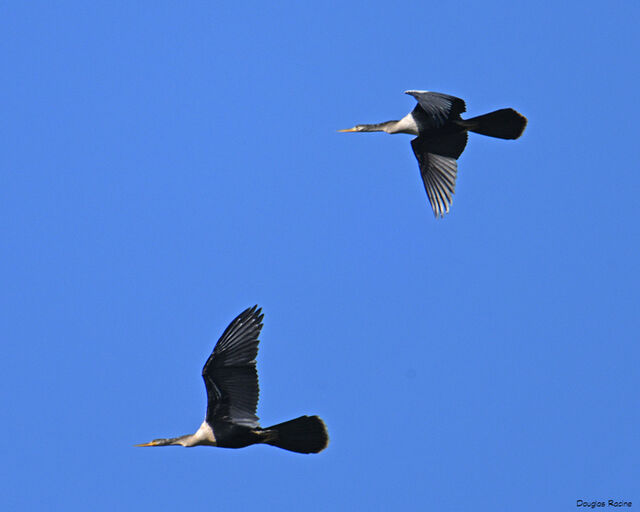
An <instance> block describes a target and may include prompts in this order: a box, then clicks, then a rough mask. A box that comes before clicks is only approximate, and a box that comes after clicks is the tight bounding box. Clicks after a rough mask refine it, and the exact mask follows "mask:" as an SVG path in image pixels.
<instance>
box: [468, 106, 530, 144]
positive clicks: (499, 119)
mask: <svg viewBox="0 0 640 512" xmlns="http://www.w3.org/2000/svg"><path fill="white" fill-rule="evenodd" d="M457 124H459V125H460V126H463V127H464V128H466V129H467V130H469V131H471V132H475V133H480V134H482V135H488V136H489V137H497V138H499V139H517V138H518V137H520V135H522V132H523V131H524V129H525V127H526V126H527V118H526V117H524V116H523V115H522V114H520V113H519V112H516V111H515V110H513V109H512V108H503V109H501V110H496V111H495V112H490V113H488V114H484V115H482V116H478V117H472V118H471V119H465V120H462V121H458V122H457Z"/></svg>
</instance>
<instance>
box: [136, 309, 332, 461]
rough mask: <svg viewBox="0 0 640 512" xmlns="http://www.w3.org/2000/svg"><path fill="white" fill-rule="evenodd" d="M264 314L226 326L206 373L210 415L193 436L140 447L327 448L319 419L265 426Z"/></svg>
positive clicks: (246, 315)
mask: <svg viewBox="0 0 640 512" xmlns="http://www.w3.org/2000/svg"><path fill="white" fill-rule="evenodd" d="M262 318H263V315H262V312H261V310H260V309H259V308H258V307H257V306H254V307H252V308H249V309H247V310H245V311H243V312H242V313H241V314H240V315H238V317H237V318H236V319H235V320H233V322H231V324H229V326H228V327H227V328H226V330H225V331H224V333H223V334H222V336H221V337H220V339H219V340H218V343H217V344H216V346H215V348H214V349H213V353H212V354H211V355H210V356H209V359H207V362H206V363H205V365H204V368H203V369H202V378H203V379H204V384H205V387H206V388H207V414H206V417H205V421H204V423H203V424H202V425H201V427H200V429H199V430H198V431H197V432H196V433H195V434H192V435H187V436H181V437H178V438H171V439H157V440H155V441H152V442H151V443H148V444H145V445H139V446H167V445H172V444H179V445H182V446H197V445H209V446H219V447H222V448H243V447H245V446H249V445H252V444H259V443H266V444H270V445H273V446H277V447H279V448H283V449H285V450H290V451H295V452H299V453H317V452H319V451H322V450H323V449H324V448H326V446H327V444H328V442H329V437H328V434H327V430H326V427H325V425H324V422H323V421H322V420H321V419H320V418H319V417H317V416H301V417H299V418H296V419H293V420H290V421H286V422H284V423H280V424H278V425H273V426H271V427H268V428H261V427H260V424H259V423H258V417H257V416H256V408H257V406H258V395H259V392H260V390H259V386H258V372H257V370H256V356H257V355H258V343H259V340H258V337H259V335H260V330H261V329H262Z"/></svg>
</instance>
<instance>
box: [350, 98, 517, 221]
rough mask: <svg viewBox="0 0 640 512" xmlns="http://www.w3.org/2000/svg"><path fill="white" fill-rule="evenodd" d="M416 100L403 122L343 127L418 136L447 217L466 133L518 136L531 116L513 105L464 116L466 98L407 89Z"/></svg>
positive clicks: (438, 211)
mask: <svg viewBox="0 0 640 512" xmlns="http://www.w3.org/2000/svg"><path fill="white" fill-rule="evenodd" d="M405 94H410V95H411V96H413V97H414V98H415V99H416V100H418V104H417V105H416V107H415V108H414V109H413V110H412V111H411V112H410V113H409V114H407V115H406V116H405V117H403V118H402V119H400V121H387V122H385V123H379V124H359V125H357V126H354V127H353V128H349V129H348V130H338V131H340V132H386V133H408V134H410V135H417V137H416V138H415V139H413V140H412V141H411V146H412V147H413V152H414V153H415V155H416V158H417V159H418V165H419V166H420V174H422V181H423V182H424V188H425V189H426V191H427V196H428V197H429V202H430V203H431V207H432V208H433V213H434V215H435V216H436V218H438V217H444V214H445V213H449V206H450V205H451V200H452V196H453V193H454V192H455V188H456V175H457V172H458V164H457V162H456V160H457V159H458V157H459V156H460V155H461V154H462V151H463V150H464V147H465V146H466V145H467V132H469V131H470V132H475V133H481V134H482V135H488V136H489V137H498V138H500V139H517V138H518V137H520V135H522V132H523V131H524V128H525V126H526V125H527V118H526V117H524V116H523V115H521V114H519V113H518V112H516V111H515V110H513V109H512V108H503V109H501V110H496V111H495V112H491V113H489V114H485V115H482V116H478V117H472V118H471V119H462V118H461V117H460V114H461V113H462V112H464V111H465V103H464V100H461V99H460V98H456V97H455V96H449V95H448V94H442V93H439V92H429V91H406V92H405Z"/></svg>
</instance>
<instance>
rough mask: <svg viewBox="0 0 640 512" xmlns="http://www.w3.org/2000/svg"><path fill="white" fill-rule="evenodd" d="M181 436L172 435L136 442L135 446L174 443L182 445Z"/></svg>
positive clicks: (170, 444) (168, 444)
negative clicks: (145, 441)
mask: <svg viewBox="0 0 640 512" xmlns="http://www.w3.org/2000/svg"><path fill="white" fill-rule="evenodd" d="M181 439H182V438H181V437H172V438H169V439H154V440H153V441H151V442H150V443H144V444H136V445H134V446H140V447H144V446H172V445H182V443H181V442H180V441H181Z"/></svg>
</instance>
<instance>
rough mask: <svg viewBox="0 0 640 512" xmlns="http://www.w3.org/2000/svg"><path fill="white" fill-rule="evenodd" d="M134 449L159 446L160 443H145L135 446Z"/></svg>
mask: <svg viewBox="0 0 640 512" xmlns="http://www.w3.org/2000/svg"><path fill="white" fill-rule="evenodd" d="M133 446H134V447H144V446H158V443H156V442H155V441H151V442H150V443H145V444H134V445H133Z"/></svg>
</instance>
